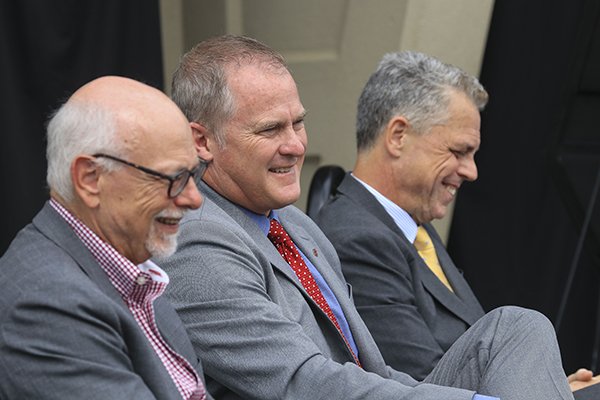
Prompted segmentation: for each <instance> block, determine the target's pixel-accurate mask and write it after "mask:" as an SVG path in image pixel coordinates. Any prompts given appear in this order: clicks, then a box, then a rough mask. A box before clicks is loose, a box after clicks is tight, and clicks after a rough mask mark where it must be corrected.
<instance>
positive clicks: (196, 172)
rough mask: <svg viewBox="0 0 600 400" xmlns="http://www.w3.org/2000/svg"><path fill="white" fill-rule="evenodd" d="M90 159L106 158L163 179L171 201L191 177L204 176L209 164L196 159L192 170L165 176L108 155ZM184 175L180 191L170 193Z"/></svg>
mask: <svg viewBox="0 0 600 400" xmlns="http://www.w3.org/2000/svg"><path fill="white" fill-rule="evenodd" d="M92 157H94V158H108V159H109V160H113V161H117V162H119V163H121V164H124V165H127V166H129V167H133V168H135V169H137V170H139V171H142V172H145V173H146V174H148V175H152V176H155V177H157V178H161V179H165V180H167V181H169V188H168V189H167V195H168V196H169V198H170V199H173V198H175V197H177V196H179V195H180V194H181V193H182V192H183V191H184V190H185V187H186V186H187V184H188V182H189V180H190V178H192V177H193V178H196V176H198V178H202V175H204V172H206V168H207V167H208V164H209V163H208V161H206V160H203V159H202V158H200V157H198V161H199V164H198V165H197V166H195V167H194V168H192V169H191V170H189V169H184V170H183V171H180V172H178V173H176V174H174V175H167V174H163V173H162V172H158V171H155V170H153V169H151V168H148V167H144V166H143V165H139V164H136V163H132V162H130V161H127V160H123V159H122V158H119V157H115V156H111V155H110V154H105V153H96V154H94V155H92ZM186 173H187V174H188V177H187V179H186V180H185V183H184V184H183V185H182V186H181V189H179V190H178V191H177V193H171V191H172V189H173V185H174V184H175V182H177V180H178V179H180V177H181V175H182V174H186Z"/></svg>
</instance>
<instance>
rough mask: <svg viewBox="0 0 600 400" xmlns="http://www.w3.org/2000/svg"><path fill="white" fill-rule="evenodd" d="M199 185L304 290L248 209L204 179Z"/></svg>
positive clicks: (278, 268) (274, 264) (203, 192)
mask: <svg viewBox="0 0 600 400" xmlns="http://www.w3.org/2000/svg"><path fill="white" fill-rule="evenodd" d="M199 187H200V191H201V193H202V194H203V195H204V196H205V197H206V198H207V199H208V200H210V201H212V202H213V203H214V204H216V205H217V206H218V207H219V208H221V209H222V210H223V211H224V212H225V213H226V214H227V215H229V216H230V217H231V218H233V220H234V221H235V222H236V223H237V224H239V225H240V226H241V227H242V229H243V230H244V231H246V232H247V233H248V235H249V236H250V237H251V238H252V239H253V240H254V241H255V242H256V244H257V245H258V246H259V247H260V249H261V250H262V252H263V254H265V255H266V256H267V257H268V259H269V261H270V262H271V264H272V265H273V266H274V267H275V268H277V270H279V271H280V272H281V273H283V274H284V275H285V276H287V277H288V278H289V279H290V280H291V281H292V282H294V283H295V284H296V286H298V287H299V288H300V289H302V290H304V288H303V287H302V284H301V283H300V280H299V279H298V277H297V276H296V274H295V273H294V271H293V270H292V269H291V268H290V266H289V265H288V264H287V263H286V262H285V260H284V259H283V258H282V257H281V254H279V252H278V251H277V249H276V248H275V246H273V243H271V241H270V240H269V239H268V238H267V235H266V234H264V232H263V231H262V229H261V227H260V226H259V224H257V223H256V222H255V221H254V220H253V219H252V218H250V217H249V215H248V214H247V213H248V212H249V211H246V210H243V209H242V208H241V207H240V206H238V205H237V204H234V203H232V202H231V201H229V200H228V199H226V198H225V197H223V196H221V195H220V194H219V193H217V192H216V191H215V190H214V189H213V188H211V187H210V186H209V185H207V184H206V183H205V182H204V181H201V182H200V183H199ZM282 225H283V227H284V228H285V229H286V230H288V227H287V226H286V223H283V224H282ZM288 233H289V231H288Z"/></svg>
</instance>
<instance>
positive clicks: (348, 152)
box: [161, 0, 493, 238]
mask: <svg viewBox="0 0 600 400" xmlns="http://www.w3.org/2000/svg"><path fill="white" fill-rule="evenodd" d="M492 7H493V0H162V1H161V17H162V21H161V22H162V26H163V48H164V65H165V75H166V77H165V81H166V82H168V83H169V84H170V75H171V73H172V72H173V70H174V69H175V67H176V65H177V62H178V60H179V57H180V56H181V54H183V52H185V51H186V50H188V49H189V48H190V47H192V46H193V45H194V44H195V43H197V42H198V41H200V40H202V39H204V38H206V37H210V36H214V35H220V34H224V33H233V34H244V35H248V36H252V37H255V38H257V39H259V40H261V41H263V42H265V43H267V44H268V45H270V46H271V47H273V48H275V49H276V50H278V51H280V52H281V53H282V54H283V55H284V56H285V57H286V59H287V61H288V63H289V65H290V69H291V70H292V74H293V75H294V77H295V79H296V81H297V83H298V88H299V91H300V96H301V98H302V101H303V103H304V106H305V108H306V109H307V110H308V117H307V122H306V126H307V130H308V134H309V147H308V154H307V160H306V162H305V167H304V169H303V174H302V188H303V197H302V198H301V199H300V200H299V201H298V204H297V205H298V206H299V207H300V208H302V209H304V208H305V204H306V198H305V196H306V194H307V192H308V185H309V183H310V178H311V177H312V175H313V173H314V171H315V169H316V168H317V167H318V166H319V165H324V164H339V165H341V166H343V167H344V168H346V169H351V168H352V166H353V164H354V158H355V139H354V115H355V107H356V101H357V99H358V96H359V94H360V91H361V89H362V87H363V85H364V83H365V82H366V80H367V78H368V77H369V75H370V73H371V72H372V71H373V70H374V68H375V66H376V65H377V62H378V61H379V59H380V58H381V56H382V55H383V54H384V53H386V52H391V51H398V50H409V49H410V50H416V51H422V52H425V53H428V54H431V55H433V56H436V57H438V58H440V59H442V60H443V61H446V62H449V63H452V64H455V65H458V66H459V67H461V68H463V69H465V70H466V71H467V72H469V73H472V74H475V75H478V74H479V69H480V66H481V61H482V57H483V50H484V45H485V40H486V36H487V30H488V26H489V21H490V17H491V12H492ZM168 90H169V86H167V91H168ZM459 195H460V194H459ZM449 217H450V216H449ZM449 217H448V218H447V219H446V220H444V221H437V222H436V227H437V228H438V231H439V232H440V234H441V235H442V237H444V238H445V237H446V236H447V229H448V222H449Z"/></svg>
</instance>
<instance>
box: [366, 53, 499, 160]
mask: <svg viewBox="0 0 600 400" xmlns="http://www.w3.org/2000/svg"><path fill="white" fill-rule="evenodd" d="M452 90H457V91H459V92H462V93H465V94H466V95H467V96H468V97H469V98H470V99H471V100H472V101H473V104H475V106H476V107H477V108H478V109H479V110H482V109H483V107H485V105H486V103H487V100H488V94H487V92H486V91H485V89H484V88H483V86H482V85H481V84H480V83H479V81H478V80H477V78H475V77H473V76H471V75H468V74H467V73H466V72H464V71H463V70H461V69H460V68H457V67H455V66H453V65H449V64H445V63H443V62H441V61H439V60H437V59H435V58H433V57H430V56H428V55H426V54H422V53H417V52H411V51H402V52H398V53H388V54H386V55H384V56H383V59H382V60H381V62H380V63H379V65H378V67H377V69H376V70H375V72H374V73H373V74H372V75H371V77H370V78H369V80H368V81H367V84H366V85H365V88H364V89H363V91H362V94H361V95H360V98H359V100H358V111H357V117H356V141H357V147H358V150H359V151H361V150H368V149H369V148H371V147H372V146H373V144H374V143H375V141H376V140H377V137H378V136H379V134H380V133H381V132H382V131H383V128H384V127H385V125H386V124H387V123H388V122H389V120H390V119H391V118H392V117H393V116H395V115H403V116H404V117H406V118H407V119H408V120H409V122H410V124H411V127H412V128H413V129H415V131H417V132H420V133H424V132H426V131H428V130H429V128H430V127H431V126H433V125H435V124H440V123H443V122H444V120H445V119H446V118H447V116H448V105H449V94H450V92H451V91H452Z"/></svg>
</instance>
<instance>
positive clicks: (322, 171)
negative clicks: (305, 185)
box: [306, 165, 346, 219]
mask: <svg viewBox="0 0 600 400" xmlns="http://www.w3.org/2000/svg"><path fill="white" fill-rule="evenodd" d="M345 174H346V171H345V170H344V169H343V168H342V167H340V166H339V165H323V166H321V167H319V168H317V170H316V171H315V174H314V175H313V177H312V180H311V181H310V188H309V189H308V201H307V205H306V214H308V216H309V217H311V218H312V219H315V217H316V215H317V214H318V213H319V210H320V209H321V207H323V205H324V204H325V202H326V201H327V200H328V199H329V198H330V197H331V196H333V194H334V193H335V189H337V187H338V185H339V184H340V182H341V181H342V179H344V175H345Z"/></svg>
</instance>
